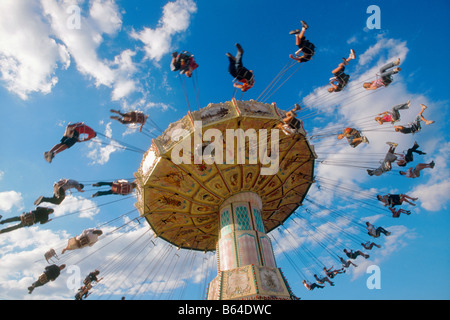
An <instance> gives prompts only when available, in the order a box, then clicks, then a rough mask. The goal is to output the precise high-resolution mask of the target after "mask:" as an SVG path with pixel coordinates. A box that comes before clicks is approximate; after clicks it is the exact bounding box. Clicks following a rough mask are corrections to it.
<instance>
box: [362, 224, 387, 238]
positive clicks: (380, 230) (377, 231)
mask: <svg viewBox="0 0 450 320" xmlns="http://www.w3.org/2000/svg"><path fill="white" fill-rule="evenodd" d="M366 226H367V231H368V234H369V235H370V236H372V237H374V238H378V237H379V236H380V235H381V233H382V234H384V235H385V236H389V235H390V234H391V233H390V232H389V231H387V230H386V229H384V228H383V227H378V228H376V229H375V226H374V225H373V224H371V223H370V222H369V221H367V222H366Z"/></svg>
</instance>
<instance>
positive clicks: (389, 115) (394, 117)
mask: <svg viewBox="0 0 450 320" xmlns="http://www.w3.org/2000/svg"><path fill="white" fill-rule="evenodd" d="M410 105H411V102H410V101H409V100H408V102H406V103H402V104H398V105H396V106H394V107H392V110H391V111H385V112H383V113H380V114H378V115H379V117H376V118H375V121H377V122H378V123H379V124H383V123H385V122H390V123H394V122H397V121H399V120H400V112H399V111H400V110H404V109H408V108H409V106H410ZM380 116H381V117H380Z"/></svg>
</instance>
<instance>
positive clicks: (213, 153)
mask: <svg viewBox="0 0 450 320" xmlns="http://www.w3.org/2000/svg"><path fill="white" fill-rule="evenodd" d="M284 115H285V112H284V111H282V110H280V109H278V108H277V107H276V105H275V104H263V103H259V102H255V101H236V100H233V101H230V102H225V103H217V104H209V105H208V106H207V107H205V108H203V109H201V110H199V111H194V112H192V113H188V114H187V115H186V116H185V117H183V118H182V119H181V120H179V121H177V122H175V123H172V124H171V125H170V126H169V128H168V129H167V130H166V131H165V132H164V133H163V134H162V135H161V136H160V137H158V138H157V139H154V140H153V141H152V145H151V146H150V148H149V150H148V151H147V152H146V154H145V155H144V158H143V160H142V163H141V166H140V168H139V170H138V172H136V173H135V176H136V179H137V182H138V188H136V190H137V203H136V207H137V208H138V210H139V212H140V215H141V216H143V217H145V219H146V220H147V221H148V223H149V224H150V226H151V228H152V229H153V231H154V232H155V234H156V236H158V237H161V238H163V239H165V240H167V241H168V242H170V243H172V244H174V245H175V246H177V247H181V248H188V249H194V250H202V251H214V250H215V249H216V242H217V240H218V231H219V226H218V224H219V216H218V215H219V212H218V209H219V207H220V206H221V204H222V203H223V202H224V201H225V200H226V199H227V198H229V197H230V196H232V195H234V194H237V193H239V192H242V191H251V192H255V193H257V194H258V195H259V196H260V197H261V199H262V202H263V211H262V220H263V224H264V228H265V231H266V232H267V233H268V232H270V231H271V230H273V229H274V228H276V227H278V226H279V225H281V224H282V223H283V222H284V221H285V220H286V219H287V218H288V217H289V216H290V215H291V214H292V213H293V212H294V211H295V210H296V209H297V208H298V206H300V205H301V203H302V201H303V198H304V197H305V195H306V193H307V192H308V190H309V187H310V186H311V184H312V183H313V173H314V160H315V158H316V155H315V153H314V150H313V147H312V146H311V145H310V144H309V143H308V141H307V140H306V137H305V136H306V134H305V132H304V131H303V129H301V130H297V131H296V132H295V133H294V134H287V133H286V131H282V130H278V127H277V126H279V125H280V124H283V121H282V117H283V116H284ZM238 129H242V131H240V133H241V134H243V135H241V136H239V130H238ZM211 136H213V137H212V138H211ZM235 136H237V137H238V138H235ZM242 137H244V138H242ZM277 155H278V157H277ZM199 156H201V157H202V159H200V160H199ZM265 170H266V171H265Z"/></svg>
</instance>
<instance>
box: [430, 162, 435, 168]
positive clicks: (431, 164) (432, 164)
mask: <svg viewBox="0 0 450 320" xmlns="http://www.w3.org/2000/svg"><path fill="white" fill-rule="evenodd" d="M434 164H435V163H434V161H431V162H430V168H431V169H433V168H434Z"/></svg>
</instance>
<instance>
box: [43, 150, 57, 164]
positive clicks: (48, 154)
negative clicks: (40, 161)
mask: <svg viewBox="0 0 450 320" xmlns="http://www.w3.org/2000/svg"><path fill="white" fill-rule="evenodd" d="M54 157H55V155H54V154H53V152H50V151H47V152H44V158H45V160H46V161H47V162H48V163H52V159H53V158H54Z"/></svg>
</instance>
